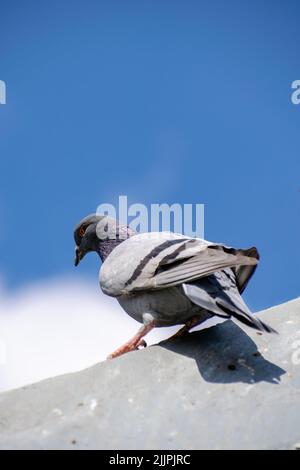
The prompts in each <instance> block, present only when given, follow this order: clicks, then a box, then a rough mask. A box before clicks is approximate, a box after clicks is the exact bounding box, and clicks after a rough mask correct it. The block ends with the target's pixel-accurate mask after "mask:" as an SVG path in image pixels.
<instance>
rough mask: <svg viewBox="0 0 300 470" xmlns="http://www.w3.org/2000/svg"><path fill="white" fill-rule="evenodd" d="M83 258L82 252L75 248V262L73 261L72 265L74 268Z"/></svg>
mask: <svg viewBox="0 0 300 470" xmlns="http://www.w3.org/2000/svg"><path fill="white" fill-rule="evenodd" d="M83 256H84V253H83V251H82V250H81V249H80V248H76V250H75V260H74V265H75V266H78V264H79V263H80V261H81V260H82V258H83Z"/></svg>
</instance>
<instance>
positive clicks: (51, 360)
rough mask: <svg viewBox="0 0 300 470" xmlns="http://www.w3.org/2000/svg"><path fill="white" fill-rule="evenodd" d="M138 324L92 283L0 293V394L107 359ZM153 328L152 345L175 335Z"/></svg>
mask: <svg viewBox="0 0 300 470" xmlns="http://www.w3.org/2000/svg"><path fill="white" fill-rule="evenodd" d="M139 326H140V325H139V324H138V323H137V322H136V321H135V320H133V319H131V318H130V317H129V316H128V315H126V313H125V312H123V310H122V309H121V307H120V306H119V304H118V302H117V301H116V300H115V299H112V298H109V297H107V296H105V295H104V294H103V293H102V292H101V291H100V289H99V287H98V286H97V284H96V283H94V282H92V281H91V282H89V281H87V280H83V279H81V280H74V279H72V278H61V279H54V280H51V281H49V280H48V281H44V282H40V283H35V284H31V285H29V286H27V287H26V288H23V289H21V290H19V291H17V292H13V293H8V292H6V291H5V290H3V288H2V289H0V390H1V391H3V390H9V389H12V388H16V387H20V386H23V385H26V384H29V383H33V382H36V381H38V380H42V379H44V378H47V377H53V376H55V375H58V374H63V373H66V372H72V371H77V370H80V369H84V368H86V367H89V366H91V365H93V364H95V363H96V362H100V361H103V360H105V358H106V356H107V355H108V354H109V353H111V352H112V351H113V350H115V349H116V348H117V347H119V346H120V345H121V344H123V343H124V342H125V341H127V340H128V339H129V338H130V337H131V336H133V335H134V334H135V333H136V331H137V329H138V328H139ZM177 329H178V327H173V328H157V329H155V330H154V331H153V332H151V333H149V334H148V335H147V343H148V344H153V343H155V342H158V341H160V340H161V339H165V338H167V337H169V336H170V335H171V334H173V332H174V331H177Z"/></svg>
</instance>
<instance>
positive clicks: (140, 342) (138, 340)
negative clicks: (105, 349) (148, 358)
mask: <svg viewBox="0 0 300 470" xmlns="http://www.w3.org/2000/svg"><path fill="white" fill-rule="evenodd" d="M154 327H155V322H154V321H151V322H150V323H148V324H147V325H144V326H142V328H140V329H139V331H138V332H137V334H136V335H135V336H134V337H133V338H131V339H130V340H129V341H127V343H125V344H123V346H121V347H120V348H118V349H116V351H114V352H113V353H112V354H110V355H109V356H108V357H107V359H114V358H115V357H118V356H122V354H125V353H127V352H129V351H134V350H135V349H138V347H139V346H146V342H145V340H144V339H143V337H144V336H146V334H147V333H149V331H151V330H152V329H153V328H154Z"/></svg>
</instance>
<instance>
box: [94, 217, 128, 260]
mask: <svg viewBox="0 0 300 470" xmlns="http://www.w3.org/2000/svg"><path fill="white" fill-rule="evenodd" d="M134 234H135V232H134V231H133V230H131V228H130V227H125V226H121V225H120V226H117V233H116V236H115V238H107V239H106V240H99V244H98V248H97V250H96V251H97V253H98V255H99V256H100V258H101V261H102V262H103V261H105V260H106V258H107V257H108V255H109V254H110V253H111V252H112V251H113V250H114V249H115V248H116V247H117V246H118V245H120V243H122V242H124V241H125V240H126V239H127V238H129V237H131V236H132V235H134Z"/></svg>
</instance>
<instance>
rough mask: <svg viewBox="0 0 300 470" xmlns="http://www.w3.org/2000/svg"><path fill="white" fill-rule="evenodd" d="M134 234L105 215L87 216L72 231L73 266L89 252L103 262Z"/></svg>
mask: <svg viewBox="0 0 300 470" xmlns="http://www.w3.org/2000/svg"><path fill="white" fill-rule="evenodd" d="M134 233H135V232H134V231H133V230H131V229H130V228H129V227H127V226H125V225H121V224H119V223H118V222H117V221H116V220H115V219H113V218H112V217H109V216H107V215H100V214H91V215H88V216H87V217H85V218H84V219H82V220H81V221H80V222H79V224H77V225H76V227H75V230H74V240H75V243H76V249H75V266H77V265H78V264H79V263H80V261H81V260H82V259H83V258H84V256H85V255H86V254H87V253H89V252H91V251H95V252H96V253H98V254H99V256H100V258H101V259H102V261H104V260H105V258H106V257H107V256H108V255H109V253H111V251H112V250H113V249H114V248H115V247H116V246H117V245H119V244H120V243H121V242H122V241H124V240H126V238H128V237H130V236H131V235H133V234H134Z"/></svg>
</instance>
